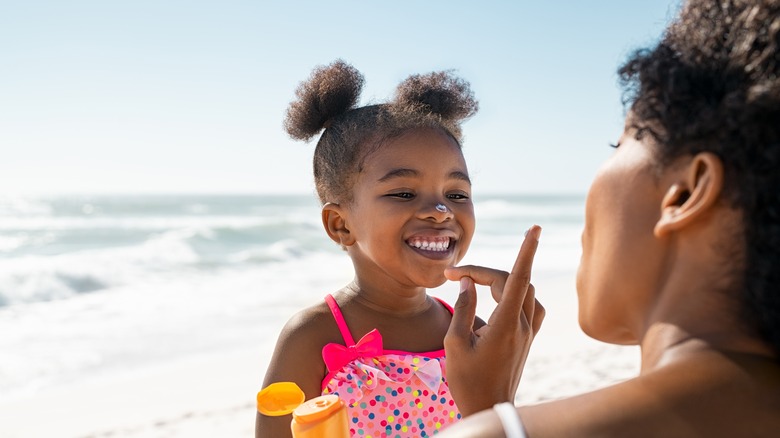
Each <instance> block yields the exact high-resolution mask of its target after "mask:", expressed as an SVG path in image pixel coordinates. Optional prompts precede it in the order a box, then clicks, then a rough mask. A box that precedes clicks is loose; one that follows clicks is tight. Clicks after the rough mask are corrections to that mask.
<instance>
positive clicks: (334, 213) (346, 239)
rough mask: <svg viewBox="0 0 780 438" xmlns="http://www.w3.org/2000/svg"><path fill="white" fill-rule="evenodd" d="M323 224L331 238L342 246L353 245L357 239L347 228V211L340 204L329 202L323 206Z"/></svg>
mask: <svg viewBox="0 0 780 438" xmlns="http://www.w3.org/2000/svg"><path fill="white" fill-rule="evenodd" d="M322 225H323V226H324V227H325V232H327V233H328V236H329V237H330V239H331V240H332V241H334V242H336V243H338V244H339V245H341V247H342V248H344V249H346V247H348V246H351V245H352V244H354V243H355V239H354V237H353V235H352V233H350V231H349V228H347V217H346V211H345V210H344V208H342V207H341V205H339V204H334V203H332V202H327V203H325V205H323V206H322Z"/></svg>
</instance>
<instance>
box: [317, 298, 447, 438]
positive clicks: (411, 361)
mask: <svg viewBox="0 0 780 438" xmlns="http://www.w3.org/2000/svg"><path fill="white" fill-rule="evenodd" d="M325 301H326V302H327V303H328V306H329V307H330V311H331V313H332V314H333V318H334V319H335V320H336V324H337V325H338V327H339V330H340V331H341V335H342V336H343V337H344V342H345V344H346V346H344V345H340V344H328V345H326V346H325V347H323V349H322V358H323V359H324V360H325V364H326V365H327V367H328V375H327V376H325V379H324V380H323V381H322V394H323V395H324V394H337V395H338V396H339V397H340V398H341V399H342V400H344V402H345V403H346V405H347V415H348V416H349V424H350V433H351V435H352V436H353V437H360V438H406V437H428V436H432V435H435V434H436V433H438V432H439V431H440V430H442V429H444V428H445V427H446V426H448V425H449V424H452V423H454V422H455V421H457V420H459V419H460V417H461V416H460V412H458V407H457V406H455V402H454V401H453V400H452V397H451V396H450V390H449V387H448V386H447V380H446V373H445V366H444V362H445V358H444V350H438V351H431V352H424V353H410V352H407V351H399V350H385V349H383V348H382V335H381V334H379V332H378V331H377V330H376V329H374V330H372V331H370V332H369V333H367V334H366V335H365V336H363V338H362V339H360V340H359V341H358V342H355V341H354V339H353V338H352V335H351V333H350V332H349V328H348V327H347V323H346V322H345V321H344V316H343V315H342V314H341V309H339V306H338V304H337V303H336V300H335V299H333V297H332V296H331V295H328V296H326V297H325ZM439 302H441V303H442V305H444V307H446V308H447V309H448V310H449V311H450V313H452V307H450V306H449V305H448V304H447V303H445V302H444V301H441V300H439Z"/></svg>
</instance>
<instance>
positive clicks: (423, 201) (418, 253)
mask: <svg viewBox="0 0 780 438" xmlns="http://www.w3.org/2000/svg"><path fill="white" fill-rule="evenodd" d="M362 84H363V78H362V76H361V75H360V73H359V72H357V71H356V70H355V69H354V68H353V67H351V66H349V65H347V64H345V63H344V62H341V61H337V62H335V63H333V64H331V65H329V66H326V67H320V68H317V69H315V70H314V72H313V73H312V76H311V77H310V78H309V80H308V81H307V82H304V83H302V84H301V85H300V87H299V88H298V90H297V92H296V94H297V97H298V100H297V101H295V102H293V103H292V104H291V105H290V107H289V110H288V113H287V118H286V120H285V127H286V129H287V131H288V133H289V134H290V135H291V136H292V137H293V138H296V139H300V140H309V139H311V138H312V137H313V136H315V135H317V134H319V133H320V131H322V130H323V129H324V131H323V132H322V134H321V136H320V138H319V141H318V143H317V147H316V150H315V152H314V179H315V184H316V188H317V193H318V195H319V198H320V201H321V203H322V223H323V226H324V227H325V231H326V232H327V233H328V236H329V237H330V238H331V239H332V240H333V241H334V242H336V243H337V244H339V245H340V246H341V247H342V249H344V250H345V251H346V253H347V255H348V256H349V257H350V258H351V259H352V263H353V265H354V268H355V278H354V280H353V281H352V282H351V283H350V284H348V285H346V286H344V287H343V288H342V289H340V290H338V291H336V292H334V293H333V294H329V295H326V296H325V299H324V301H322V302H321V303H319V304H317V305H314V306H312V307H309V308H307V309H304V310H302V311H301V312H299V313H298V314H296V315H295V316H293V317H292V318H291V319H290V321H288V323H287V324H286V325H285V327H284V328H283V330H282V332H281V334H280V336H279V339H278V341H277V344H276V349H275V351H274V354H273V357H272V358H271V361H270V364H269V367H268V370H267V372H266V376H265V381H264V383H263V386H264V387H265V386H267V385H269V384H271V383H274V382H281V381H291V382H295V383H296V384H298V386H300V388H301V389H302V390H303V391H304V393H305V394H306V399H310V398H313V397H316V396H319V395H321V394H338V396H339V397H340V398H341V399H343V400H344V402H345V403H346V405H347V409H348V417H349V423H350V427H351V430H350V432H351V434H352V435H353V436H360V437H369V436H370V437H412V436H414V437H425V436H431V435H433V434H435V433H437V432H438V431H439V430H441V429H443V428H444V427H446V426H447V425H448V424H450V423H452V422H454V421H456V420H458V419H459V418H460V413H459V412H458V408H457V406H455V403H454V401H453V400H452V398H451V397H450V392H449V389H448V386H447V379H446V367H445V359H444V349H443V339H444V335H445V334H446V332H447V329H448V327H449V324H450V320H451V317H452V308H451V307H450V306H449V305H448V304H446V303H444V302H443V301H441V300H438V299H435V298H432V297H430V296H428V294H427V293H426V288H432V287H437V286H440V285H441V284H443V283H444V282H445V281H446V279H445V277H444V270H445V268H447V267H449V266H453V265H454V264H456V263H457V262H458V261H459V260H461V259H462V258H463V256H464V255H465V253H466V250H467V249H468V247H469V243H470V242H471V238H472V235H473V233H474V211H473V206H472V203H471V182H470V180H469V173H468V170H467V168H466V162H465V161H464V158H463V154H462V153H461V145H460V138H461V135H460V134H461V133H460V123H461V122H462V121H463V120H465V119H466V118H468V117H470V116H472V115H473V114H474V113H475V112H476V111H477V102H476V101H475V100H474V97H473V94H472V93H471V91H470V89H469V85H468V84H467V83H466V82H464V81H463V80H460V79H458V78H456V77H453V76H452V75H450V74H449V73H446V72H439V73H431V74H428V75H423V76H420V75H416V76H411V77H409V78H408V79H407V80H406V81H404V82H403V83H401V84H400V85H399V87H398V89H397V90H396V95H395V98H394V99H393V100H392V101H390V102H387V103H382V104H377V105H369V106H364V107H355V104H356V102H357V100H358V97H359V94H360V91H361V88H362ZM477 324H478V325H479V324H482V322H481V321H478V322H477ZM290 421H291V417H290V416H289V415H288V416H283V417H267V416H264V415H262V414H259V413H258V416H257V424H256V432H255V435H256V436H257V437H261V436H262V437H274V438H276V437H284V436H290V434H291V432H290Z"/></svg>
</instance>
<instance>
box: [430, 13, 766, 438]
mask: <svg viewBox="0 0 780 438" xmlns="http://www.w3.org/2000/svg"><path fill="white" fill-rule="evenodd" d="M620 75H621V78H622V80H623V82H624V84H625V86H626V87H627V90H628V94H629V102H630V111H629V113H628V117H627V119H626V125H625V130H624V132H623V135H622V136H621V138H620V141H619V142H618V144H617V145H616V148H617V149H616V151H615V153H614V155H613V156H612V157H611V158H610V159H609V160H607V162H606V163H605V164H604V165H603V167H602V169H601V170H600V171H599V173H598V174H597V176H596V178H595V180H594V181H593V184H592V186H591V189H590V191H589V193H588V198H587V202H586V212H585V228H584V231H583V236H582V246H583V254H582V260H581V263H580V268H579V271H578V274H577V292H578V296H579V320H580V325H581V327H582V329H583V330H584V331H585V332H586V333H587V334H588V335H590V336H592V337H594V338H596V339H599V340H601V341H605V342H611V343H616V344H639V345H640V347H641V361H642V366H641V371H640V374H639V376H638V377H636V378H633V379H630V380H627V381H625V382H622V383H620V384H617V385H614V386H610V387H607V388H604V389H601V390H598V391H595V392H591V393H587V394H583V395H580V396H576V397H571V398H566V399H561V400H556V401H552V402H547V403H542V404H538V405H535V406H523V407H519V408H516V409H515V408H514V407H510V409H507V405H506V404H505V403H506V402H511V401H512V400H513V398H514V391H515V389H516V388H517V382H518V381H519V374H520V371H521V369H522V363H523V361H524V359H525V356H526V354H527V351H528V345H529V344H530V341H531V339H532V338H533V335H534V334H535V332H536V329H537V328H538V325H539V323H540V319H541V316H540V313H539V312H537V310H538V306H536V305H535V300H534V298H533V291H532V290H530V291H528V289H529V283H528V278H529V277H530V262H531V260H532V258H533V253H534V250H535V245H536V244H535V239H529V238H526V242H525V243H524V246H523V248H521V251H520V255H519V256H518V261H517V263H516V265H515V269H514V270H513V273H512V274H507V273H503V272H500V271H495V270H491V269H487V268H480V267H474V266H467V267H460V268H453V269H451V270H449V271H448V273H447V276H448V278H450V279H458V278H465V277H469V278H471V279H473V281H474V282H476V283H480V284H491V285H492V289H493V291H494V296H499V297H500V302H499V305H498V306H497V308H496V311H495V313H494V314H493V315H492V317H491V319H490V321H489V322H488V325H487V326H485V327H483V328H481V329H480V331H479V332H477V333H475V332H472V331H471V330H470V329H469V327H470V323H471V321H470V319H471V318H472V317H473V314H474V308H475V307H474V306H475V304H476V295H475V293H476V292H475V290H474V286H473V283H472V282H471V281H470V280H468V279H466V280H465V281H462V283H463V284H464V287H463V288H462V289H464V292H463V293H461V296H460V298H459V301H458V303H457V304H456V313H455V317H454V318H453V323H452V325H451V327H450V331H449V333H448V335H447V338H446V339H445V348H446V349H447V356H448V357H449V358H450V359H449V360H450V362H449V364H450V367H449V373H450V388H451V391H452V394H453V397H454V398H455V399H456V401H457V403H458V405H459V406H460V408H461V412H462V413H463V414H464V415H466V416H468V418H466V419H465V420H463V421H462V422H461V423H459V424H456V425H454V426H453V427H451V428H449V429H448V430H447V431H445V433H444V434H442V436H446V437H472V436H474V437H477V436H478V437H503V436H523V433H525V434H527V436H529V437H532V438H534V437H547V436H583V437H584V436H620V437H626V436H631V437H636V436H664V437H673V436H740V437H742V436H780V290H778V289H779V288H780V287H779V286H778V285H780V0H753V1H748V0H721V1H712V0H691V1H688V2H687V3H686V4H685V5H684V6H683V8H682V10H681V13H680V15H679V16H678V17H677V19H676V20H675V21H674V22H673V23H672V24H671V25H670V26H669V27H668V28H667V30H666V32H665V34H664V36H663V38H662V39H661V41H660V42H659V43H658V45H657V46H656V47H654V48H652V49H650V50H643V51H639V52H636V53H635V54H634V55H633V56H632V57H631V58H630V59H629V60H628V62H627V63H626V64H625V65H624V66H623V67H621V69H620ZM531 231H532V232H531V233H529V236H531V237H538V234H537V233H538V230H537V229H532V230H531ZM529 292H530V293H529ZM502 294H503V296H502ZM521 309H522V310H521ZM510 348H511V349H512V350H511V351H512V354H513V355H514V357H513V358H511V360H505V361H499V360H488V358H490V357H499V356H497V355H498V354H505V352H506V351H507V349H510ZM502 403H504V404H502ZM494 404H499V405H498V406H499V407H497V408H494V409H491V410H486V411H483V412H479V413H476V414H474V415H469V414H471V413H474V412H476V411H479V410H483V409H488V408H491V407H493V405H494Z"/></svg>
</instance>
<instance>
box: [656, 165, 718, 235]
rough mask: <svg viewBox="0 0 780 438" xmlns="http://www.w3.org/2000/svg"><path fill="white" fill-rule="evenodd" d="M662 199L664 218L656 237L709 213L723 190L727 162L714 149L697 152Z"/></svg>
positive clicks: (661, 219)
mask: <svg viewBox="0 0 780 438" xmlns="http://www.w3.org/2000/svg"><path fill="white" fill-rule="evenodd" d="M679 173H680V177H681V178H680V180H678V181H677V182H675V183H673V184H672V185H671V186H670V187H669V190H667V192H666V194H665V195H664V198H663V201H661V218H660V219H659V220H658V222H657V223H656V224H655V229H654V234H655V235H656V237H664V236H666V235H668V234H669V233H672V232H675V231H677V230H680V229H682V228H684V227H686V226H687V225H689V224H690V223H692V222H695V221H696V220H697V219H699V218H701V217H702V215H703V214H705V213H706V212H708V211H709V210H710V208H711V207H712V206H713V205H715V204H716V203H717V201H718V199H719V198H720V194H721V190H722V189H723V162H721V160H720V158H718V156H717V155H715V154H713V153H711V152H701V153H698V154H696V155H695V156H694V157H693V158H692V159H691V160H690V161H689V162H688V163H687V164H685V165H684V168H683V169H681V170H680V171H679Z"/></svg>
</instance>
